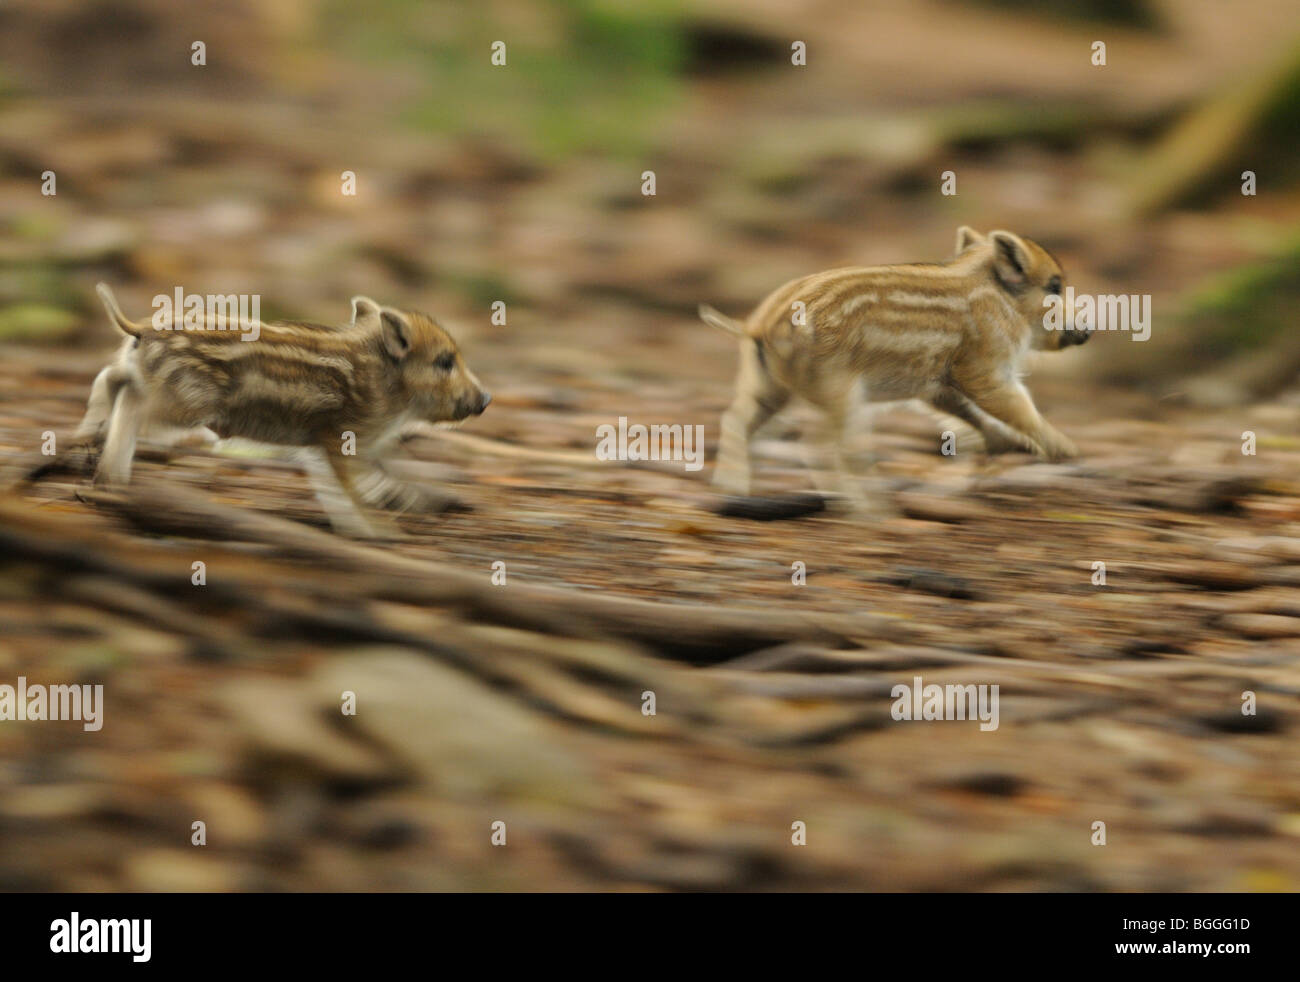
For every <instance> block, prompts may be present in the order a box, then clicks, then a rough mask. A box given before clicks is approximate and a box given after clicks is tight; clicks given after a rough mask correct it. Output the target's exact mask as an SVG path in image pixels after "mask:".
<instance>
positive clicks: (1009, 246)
mask: <svg viewBox="0 0 1300 982" xmlns="http://www.w3.org/2000/svg"><path fill="white" fill-rule="evenodd" d="M989 241H990V242H992V243H993V268H994V269H995V270H997V274H998V278H999V279H1001V280H1002V282H1003V283H1005V284H1007V286H1021V285H1023V284H1024V283H1025V282H1026V281H1027V280H1028V278H1029V277H1028V274H1029V264H1030V259H1029V249H1028V247H1026V246H1025V243H1024V240H1023V239H1021V238H1020V236H1018V235H1015V234H1014V233H1012V232H990V233H989Z"/></svg>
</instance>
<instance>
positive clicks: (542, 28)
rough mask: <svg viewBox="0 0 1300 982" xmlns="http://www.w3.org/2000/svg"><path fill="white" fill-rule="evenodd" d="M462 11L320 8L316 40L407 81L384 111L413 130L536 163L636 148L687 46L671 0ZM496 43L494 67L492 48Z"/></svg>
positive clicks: (669, 91)
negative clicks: (504, 150)
mask: <svg viewBox="0 0 1300 982" xmlns="http://www.w3.org/2000/svg"><path fill="white" fill-rule="evenodd" d="M513 9H514V8H513V7H512V5H510V4H503V5H492V6H469V5H463V4H454V3H432V4H430V3H419V2H415V0H380V2H378V3H369V4H366V5H364V6H361V5H353V4H347V3H345V2H343V0H330V2H329V3H328V4H327V7H326V12H325V16H324V17H323V25H324V26H323V28H322V29H323V31H324V33H325V35H326V42H327V43H328V44H330V45H331V46H334V47H336V48H337V49H339V50H341V51H342V52H344V53H346V54H350V55H353V56H356V57H360V58H362V59H364V60H367V61H369V62H376V61H386V62H389V63H391V64H393V65H394V67H395V68H404V69H406V70H408V71H414V72H416V73H418V76H419V77H420V79H421V80H422V83H423V84H422V86H421V87H422V93H421V94H420V95H418V96H415V97H413V98H411V99H409V100H407V101H406V102H405V103H403V104H401V105H399V106H396V107H394V108H395V109H396V110H397V111H398V112H399V114H400V116H401V118H402V119H404V120H405V121H406V122H407V123H408V124H410V125H413V126H417V127H419V128H421V129H430V130H434V131H438V132H446V133H454V134H457V135H463V134H466V133H471V134H476V135H479V136H485V137H495V138H498V139H502V140H506V141H508V142H509V143H510V144H511V145H513V146H516V147H518V148H519V149H521V150H523V151H525V152H531V153H533V154H536V155H539V156H541V157H543V158H551V159H555V158H560V157H563V156H566V155H568V154H571V153H574V152H577V151H583V150H597V151H604V152H607V153H611V154H618V155H630V154H633V153H636V152H638V151H640V150H643V149H644V148H645V147H646V146H647V145H648V144H649V142H650V140H651V139H652V138H653V134H654V130H655V126H656V125H657V123H658V122H659V121H660V120H662V119H663V118H664V116H665V113H666V110H667V109H669V108H670V107H671V105H672V103H673V101H674V100H675V98H676V97H677V95H678V91H679V83H678V76H679V73H680V71H681V69H682V66H683V65H684V63H685V59H686V55H687V45H686V40H685V36H684V29H683V25H682V21H681V17H680V5H679V3H678V2H677V0H650V2H640V3H619V2H616V0H549V2H540V3H537V2H534V3H532V4H528V5H519V6H518V11H519V12H518V14H517V15H513V16H512V10H513ZM495 41H503V42H505V44H506V54H507V57H506V64H505V66H504V67H502V66H496V65H493V64H492V63H491V53H492V44H493V42H495Z"/></svg>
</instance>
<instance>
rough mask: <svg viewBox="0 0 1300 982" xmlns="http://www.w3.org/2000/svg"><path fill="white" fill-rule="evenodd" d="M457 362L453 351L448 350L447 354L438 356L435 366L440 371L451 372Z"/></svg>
mask: <svg viewBox="0 0 1300 982" xmlns="http://www.w3.org/2000/svg"><path fill="white" fill-rule="evenodd" d="M455 364H456V356H455V355H454V354H452V353H451V352H447V354H445V355H439V356H438V358H437V360H436V361H434V363H433V367H434V368H436V369H438V371H440V372H449V371H451V370H452V367H453V366H454V365H455Z"/></svg>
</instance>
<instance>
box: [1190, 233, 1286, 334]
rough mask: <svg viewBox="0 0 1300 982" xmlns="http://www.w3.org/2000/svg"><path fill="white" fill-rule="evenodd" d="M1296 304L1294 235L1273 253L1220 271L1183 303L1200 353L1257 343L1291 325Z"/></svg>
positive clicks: (1284, 330) (1283, 330) (1280, 332)
mask: <svg viewBox="0 0 1300 982" xmlns="http://www.w3.org/2000/svg"><path fill="white" fill-rule="evenodd" d="M1297 304H1300V236H1295V237H1293V238H1292V239H1291V240H1290V242H1288V243H1287V244H1286V245H1285V246H1283V247H1282V248H1281V249H1279V250H1278V251H1277V253H1276V254H1275V255H1273V256H1270V257H1268V258H1267V259H1264V260H1260V261H1258V262H1253V263H1248V264H1247V265H1244V266H1239V267H1237V268H1236V269H1232V270H1229V271H1228V272H1225V273H1222V274H1220V275H1219V276H1217V277H1215V278H1214V279H1212V280H1210V281H1209V282H1208V283H1206V284H1204V285H1203V286H1202V287H1201V288H1200V289H1199V290H1197V291H1196V292H1195V293H1194V294H1192V296H1191V297H1190V298H1189V299H1188V301H1187V302H1186V305H1185V306H1184V308H1183V317H1184V318H1185V319H1186V320H1187V321H1188V322H1189V323H1190V325H1191V326H1192V327H1193V329H1194V332H1195V337H1196V344H1197V347H1198V349H1200V351H1201V353H1203V354H1204V355H1206V356H1211V357H1217V356H1221V355H1229V354H1233V353H1236V352H1239V351H1242V350H1250V349H1255V348H1260V347H1263V346H1264V345H1266V344H1268V343H1269V342H1270V340H1272V339H1273V338H1276V337H1278V336H1279V335H1281V334H1282V333H1283V332H1292V331H1294V330H1295V326H1294V319H1295V309H1296V306H1297Z"/></svg>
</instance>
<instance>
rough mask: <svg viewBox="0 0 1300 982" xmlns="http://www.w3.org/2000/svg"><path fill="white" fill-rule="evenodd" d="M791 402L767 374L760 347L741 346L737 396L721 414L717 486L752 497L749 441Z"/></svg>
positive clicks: (787, 393) (747, 342) (716, 472)
mask: <svg viewBox="0 0 1300 982" xmlns="http://www.w3.org/2000/svg"><path fill="white" fill-rule="evenodd" d="M789 401H790V392H789V390H788V389H786V388H785V387H784V386H782V385H781V384H780V383H778V382H777V381H776V380H775V379H773V378H772V377H771V376H770V375H769V374H768V372H767V369H766V367H765V366H764V365H763V363H762V359H761V358H760V356H759V353H758V347H757V344H756V343H755V342H753V341H746V342H745V343H744V344H742V345H741V356H740V374H739V377H738V378H737V380H736V397H735V399H734V400H733V401H732V403H731V406H730V408H728V409H727V411H726V412H725V413H723V415H722V435H721V439H720V440H719V444H718V463H717V466H716V467H715V468H714V471H713V483H714V484H715V485H717V486H718V487H719V488H721V489H722V490H723V491H726V492H728V493H730V494H736V495H748V494H749V485H750V473H751V464H750V440H752V439H753V436H754V434H755V433H756V432H757V431H758V429H759V428H760V427H761V426H763V424H764V423H766V422H767V421H768V420H770V419H771V418H772V417H773V416H775V415H776V414H777V413H779V412H780V411H781V410H782V409H783V408H785V404H786V403H787V402H789Z"/></svg>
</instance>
